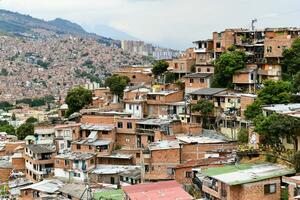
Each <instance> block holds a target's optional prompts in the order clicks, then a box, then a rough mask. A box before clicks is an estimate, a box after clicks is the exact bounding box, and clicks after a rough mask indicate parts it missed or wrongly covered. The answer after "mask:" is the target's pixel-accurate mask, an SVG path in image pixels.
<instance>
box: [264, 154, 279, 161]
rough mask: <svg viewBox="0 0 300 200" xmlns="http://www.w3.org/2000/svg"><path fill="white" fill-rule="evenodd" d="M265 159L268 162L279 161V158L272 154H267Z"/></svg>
mask: <svg viewBox="0 0 300 200" xmlns="http://www.w3.org/2000/svg"><path fill="white" fill-rule="evenodd" d="M265 160H266V162H270V163H276V162H277V158H276V157H274V156H273V155H271V154H267V155H266V158H265Z"/></svg>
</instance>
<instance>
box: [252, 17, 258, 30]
mask: <svg viewBox="0 0 300 200" xmlns="http://www.w3.org/2000/svg"><path fill="white" fill-rule="evenodd" d="M256 22H257V19H252V20H251V29H252V31H254V29H255V26H254V24H255V23H256Z"/></svg>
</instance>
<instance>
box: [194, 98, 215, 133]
mask: <svg viewBox="0 0 300 200" xmlns="http://www.w3.org/2000/svg"><path fill="white" fill-rule="evenodd" d="M213 109H214V105H213V103H212V102H210V101H209V100H207V99H203V100H200V101H198V102H197V104H196V105H193V106H192V112H200V113H201V115H202V116H201V124H202V127H203V128H208V124H207V122H208V117H209V113H211V112H212V111H213Z"/></svg>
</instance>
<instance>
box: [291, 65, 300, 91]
mask: <svg viewBox="0 0 300 200" xmlns="http://www.w3.org/2000/svg"><path fill="white" fill-rule="evenodd" d="M299 67H300V66H299ZM292 92H294V93H298V92H300V71H299V72H297V74H296V75H295V76H294V77H293V80H292Z"/></svg>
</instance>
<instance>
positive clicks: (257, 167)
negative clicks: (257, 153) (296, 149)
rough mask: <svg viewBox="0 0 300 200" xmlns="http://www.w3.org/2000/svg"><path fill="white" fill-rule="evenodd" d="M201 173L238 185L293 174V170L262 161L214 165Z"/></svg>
mask: <svg viewBox="0 0 300 200" xmlns="http://www.w3.org/2000/svg"><path fill="white" fill-rule="evenodd" d="M202 173H203V174H204V175H206V176H208V177H211V178H214V179H216V180H219V181H221V182H223V183H226V184H228V185H240V184H245V183H251V182H257V181H261V180H265V179H269V178H275V177H280V176H284V175H288V174H293V173H295V170H294V169H291V168H288V167H286V166H284V165H279V164H271V163H263V164H240V165H227V166H224V167H214V168H208V169H206V170H203V172H202Z"/></svg>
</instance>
